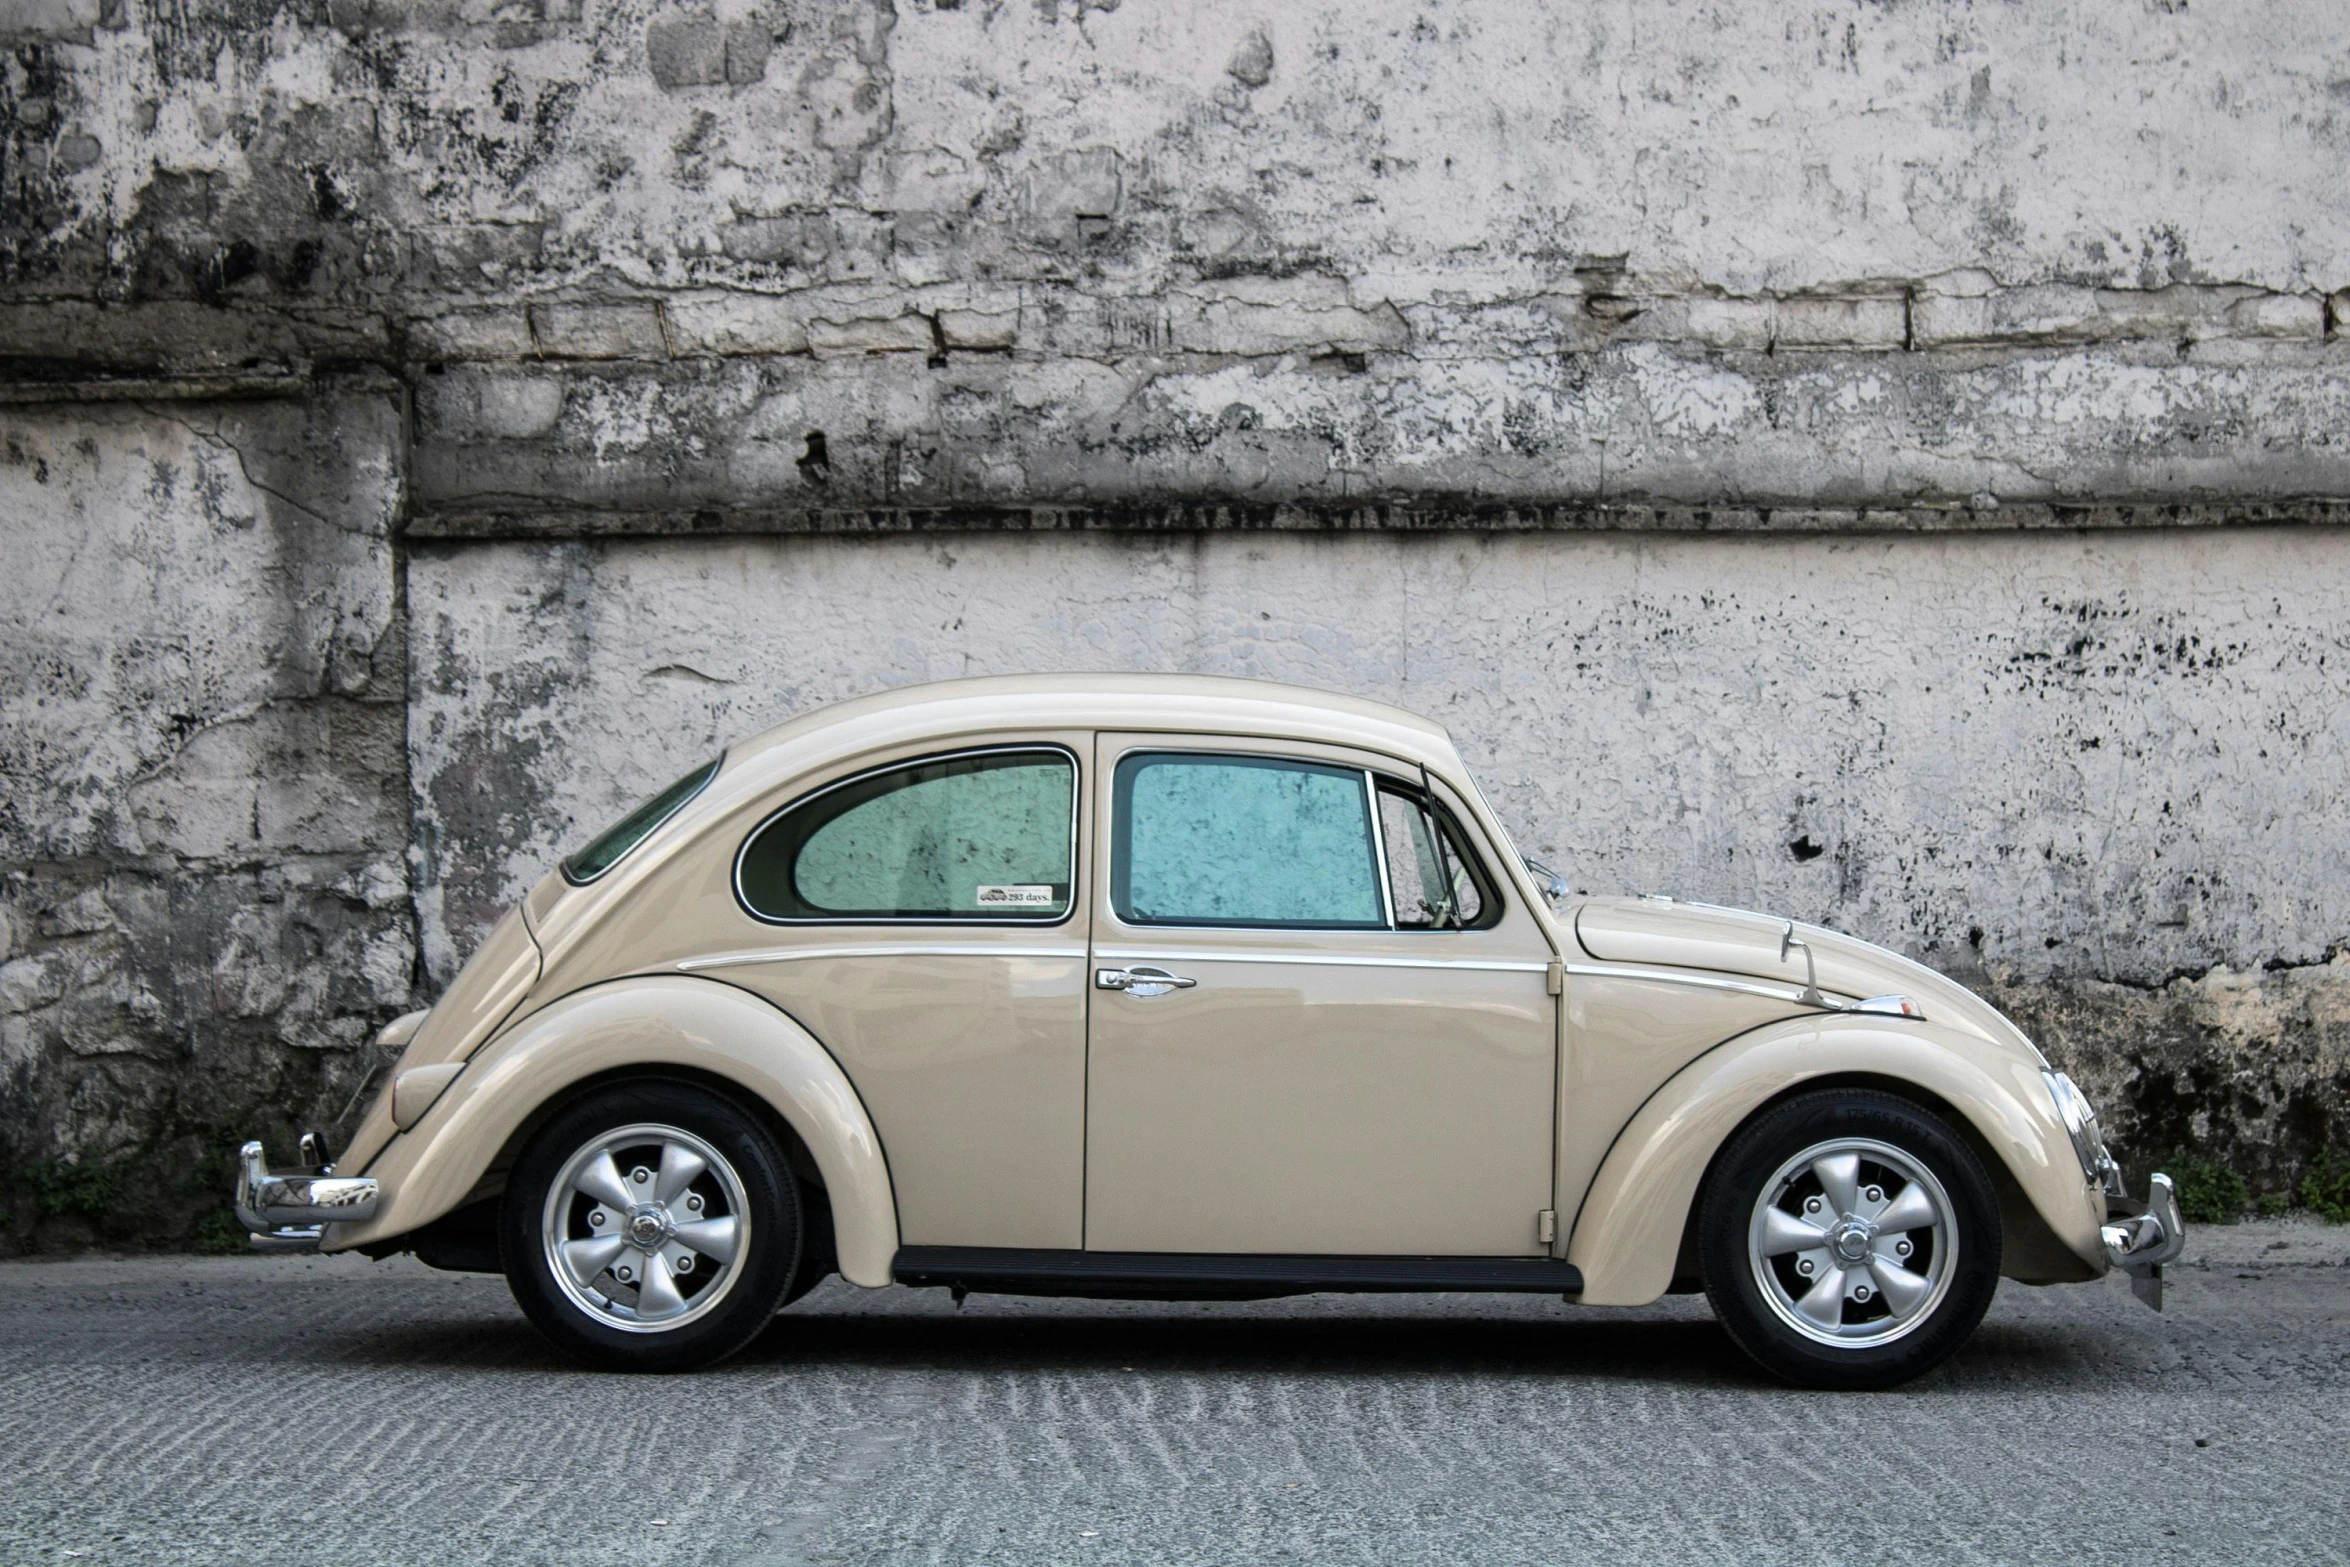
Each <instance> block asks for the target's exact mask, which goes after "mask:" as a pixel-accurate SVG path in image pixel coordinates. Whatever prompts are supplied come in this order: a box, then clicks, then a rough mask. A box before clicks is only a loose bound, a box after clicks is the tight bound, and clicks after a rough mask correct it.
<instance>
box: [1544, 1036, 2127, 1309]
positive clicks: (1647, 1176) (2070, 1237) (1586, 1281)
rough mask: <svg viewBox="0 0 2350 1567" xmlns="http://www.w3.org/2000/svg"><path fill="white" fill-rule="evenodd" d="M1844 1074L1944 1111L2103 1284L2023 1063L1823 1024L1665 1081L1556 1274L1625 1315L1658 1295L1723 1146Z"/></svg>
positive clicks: (2006, 1054) (1760, 1040)
mask: <svg viewBox="0 0 2350 1567" xmlns="http://www.w3.org/2000/svg"><path fill="white" fill-rule="evenodd" d="M1854 1074H1865V1075H1868V1076H1873V1077H1881V1078H1889V1079H1896V1080H1898V1081H1900V1082H1904V1083H1910V1084H1914V1085H1915V1086H1917V1087H1918V1088H1922V1089H1924V1090H1926V1091H1927V1092H1929V1093H1932V1094H1933V1095H1935V1096H1936V1097H1937V1098H1939V1099H1941V1100H1943V1101H1944V1102H1945V1103H1947V1104H1949V1105H1951V1106H1953V1107H1955V1108H1956V1109H1957V1111H1958V1112H1959V1113H1960V1114H1961V1115H1963V1116H1965V1117H1966V1120H1967V1123H1968V1124H1969V1125H1970V1126H1972V1127H1973V1128H1974V1130H1975V1131H1976V1132H1977V1133H1978V1134H1979V1135H1980V1137H1981V1139H1982V1142H1983V1143H1984V1145H1985V1146H1987V1147H1988V1148H1989V1149H1990V1150H1991V1152H1992V1154H1993V1155H1994V1156H1996V1157H1997V1158H1998V1159H1999V1160H2000V1161H2001V1162H2002V1163H2003V1164H2005V1165H2006V1167H2007V1170H2008V1173H2009V1174H2010V1175H2012V1176H2013V1177H2014V1179H2015V1182H2016V1184H2017V1186H2018V1187H2020V1188H2021V1190H2022V1192H2023V1195H2024V1196H2025V1198H2026V1199H2028V1200H2029V1202H2030V1203H2031V1206H2032V1209H2033V1211H2035V1212H2036V1213H2037V1214H2038V1215H2039V1216H2040V1218H2041V1220H2042V1221H2043V1222H2044V1223H2046V1224H2047V1226H2048V1228H2049V1231H2050V1233H2051V1234H2052V1235H2054V1237H2055V1238H2056V1240H2057V1241H2058V1242H2059V1243H2060V1244H2061V1245H2063V1246H2064V1247H2065V1248H2066V1249H2067V1250H2068V1251H2070V1252H2071V1253H2072V1254H2074V1255H2075V1256H2077V1257H2078V1258H2079V1259H2080V1261H2081V1263H2082V1266H2083V1270H2084V1272H2083V1275H2082V1276H2084V1277H2095V1276H2096V1275H2097V1274H2100V1273H2102V1272H2104V1271H2105V1261H2104V1250H2103V1247H2102V1246H2101V1245H2100V1243H2099V1240H2098V1235H2097V1226H2098V1225H2099V1224H2100V1223H2101V1222H2103V1219H2104V1215H2105V1206H2104V1201H2103V1198H2102V1195H2101V1194H2100V1193H2099V1192H2098V1191H2097V1190H2096V1189H2095V1188H2094V1187H2091V1186H2090V1185H2089V1184H2088V1182H2087V1181H2086V1179H2085V1178H2084V1177H2083V1175H2082V1173H2081V1163H2080V1160H2079V1158H2078V1157H2077V1156H2076V1155H2075V1154H2074V1152H2073V1148H2072V1140H2071V1138H2070V1137H2068V1136H2067V1135H2066V1133H2065V1130H2064V1124H2063V1122H2061V1121H2059V1120H2058V1119H2057V1115H2056V1106H2055V1105H2054V1104H2053V1103H2052V1102H2051V1101H2050V1099H2049V1095H2048V1089H2047V1086H2046V1085H2045V1084H2044V1083H2042V1081H2041V1080H2040V1066H2039V1063H2038V1062H2037V1061H2034V1060H2031V1059H2029V1058H2027V1057H2026V1056H2025V1055H2023V1054H2022V1053H2021V1052H2019V1051H2015V1050H2012V1049H2009V1048H2007V1047H2006V1046H2004V1045H2001V1044H1997V1043H1993V1042H1990V1041H1986V1040H1984V1039H1982V1038H1981V1037H1979V1036H1977V1035H1976V1034H1974V1033H1971V1032H1968V1031H1964V1030H1961V1029H1957V1028H1952V1027H1945V1026H1942V1025H1939V1024H1935V1023H1931V1022H1919V1021H1902V1022H1898V1023H1895V1022H1891V1021H1889V1020H1886V1019H1883V1018H1869V1017H1861V1016H1854V1015H1852V1014H1849V1013H1846V1014H1835V1013H1825V1014H1819V1015H1815V1016H1805V1017H1800V1018H1789V1019H1787V1020H1786V1021H1784V1022H1780V1023H1773V1024H1768V1025H1766V1026H1764V1027H1762V1028H1758V1029H1756V1030H1754V1031H1753V1032H1752V1033H1748V1034H1742V1035H1740V1036H1739V1037H1738V1038H1736V1039H1733V1040H1731V1041H1730V1042H1728V1043H1727V1044H1724V1045H1720V1046H1717V1047H1716V1048H1715V1049H1713V1050H1711V1051H1708V1052H1707V1053H1706V1054H1705V1055H1702V1056H1700V1057H1698V1058H1697V1059H1696V1060H1695V1061H1693V1062H1691V1063H1690V1064H1689V1065H1688V1066H1686V1067H1683V1068H1682V1069H1681V1070H1680V1071H1679V1072H1678V1073H1676V1074H1675V1075H1674V1076H1672V1077H1671V1078H1668V1079H1667V1080H1666V1081H1665V1083H1664V1086H1663V1087H1661V1088H1659V1089H1658V1090H1657V1091H1656V1093H1655V1094H1653V1095H1651V1096H1650V1098H1649V1100H1648V1102H1647V1103H1646V1104H1644V1105H1642V1106H1641V1107H1640V1110H1639V1112H1638V1113H1637V1114H1636V1115H1634V1116H1633V1117H1632V1119H1631V1120H1630V1121H1629V1122H1628V1123H1626V1125H1625V1127H1624V1129H1623V1131H1622V1132H1621V1133H1620V1134H1619V1135H1618V1136H1617V1138H1616V1141H1615V1145H1614V1146H1613V1147H1612V1148H1610V1149H1609V1150H1608V1155H1607V1158H1606V1159H1605V1160H1604V1161H1603V1162H1602V1163H1601V1165H1600V1168H1599V1174H1598V1175H1597V1177H1595V1178H1594V1179H1593V1181H1592V1184H1591V1194H1590V1196H1589V1197H1588V1198H1587V1199H1586V1200H1585V1202H1584V1204H1583V1209H1582V1212H1581V1213H1580V1214H1579V1215H1578V1216H1577V1218H1576V1221H1575V1232H1574V1234H1573V1236H1572V1237H1570V1239H1569V1242H1568V1246H1567V1260H1568V1261H1570V1262H1572V1263H1574V1264H1575V1265H1576V1266H1577V1267H1578V1268H1579V1269H1581V1270H1582V1274H1583V1294H1582V1297H1581V1299H1582V1300H1583V1302H1584V1303H1585V1304H1587V1305H1602V1306H1637V1305H1643V1304H1645V1303H1647V1302H1649V1301H1652V1300H1654V1299H1656V1298H1657V1297H1658V1296H1660V1295H1662V1294H1663V1293H1664V1292H1665V1291H1666V1290H1667V1289H1668V1288H1669V1287H1670V1286H1671V1284H1672V1281H1673V1269H1674V1264H1675V1261H1676V1260H1677V1258H1678V1257H1679V1255H1680V1249H1681V1237H1682V1231H1683V1228H1684V1226H1685V1225H1686V1223H1687V1221H1688V1218H1689V1213H1690V1205H1691V1203H1692V1202H1693V1201H1694V1200H1695V1199H1696V1196H1697V1190H1698V1185H1699V1183H1700V1182H1702V1181H1703V1180H1704V1179H1705V1172H1706V1170H1707V1168H1708V1167H1709V1166H1710V1165H1711V1164H1712V1163H1713V1158H1714V1154H1715V1153H1716V1152H1717V1151H1718V1150H1719V1149H1720V1148H1721V1146H1722V1144H1723V1142H1724V1141H1726V1140H1727V1139H1728V1138H1729V1136H1730V1134H1731V1133H1732V1132H1733V1131H1735V1130H1737V1128H1738V1127H1739V1126H1740V1125H1742V1124H1743V1123H1744V1122H1745V1120H1746V1118H1747V1117H1748V1116H1750V1115H1752V1114H1753V1113H1754V1112H1755V1111H1756V1110H1757V1109H1759V1108H1761V1107H1762V1105H1763V1104H1764V1103H1765V1102H1767V1101H1769V1100H1771V1099H1774V1098H1776V1097H1778V1096H1779V1095H1780V1094H1782V1093H1785V1092H1786V1091H1787V1090H1788V1089H1790V1088H1796V1087H1800V1086H1801V1085H1802V1084H1803V1083H1804V1082H1805V1081H1806V1080H1809V1079H1814V1078H1826V1077H1831V1076H1849V1075H1854ZM1993 1173H1994V1175H1996V1174H1997V1172H1996V1171H1994V1172H1993Z"/></svg>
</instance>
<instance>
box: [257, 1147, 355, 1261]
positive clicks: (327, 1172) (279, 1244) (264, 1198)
mask: <svg viewBox="0 0 2350 1567" xmlns="http://www.w3.org/2000/svg"><path fill="white" fill-rule="evenodd" d="M303 1145H304V1153H305V1155H308V1154H309V1153H311V1152H313V1151H314V1150H315V1149H316V1148H317V1146H318V1145H317V1143H316V1142H315V1141H314V1140H312V1139H310V1138H307V1137H306V1138H304V1139H303ZM375 1204H376V1183H375V1180H374V1178H373V1177H371V1176H365V1175H337V1174H335V1173H334V1166H332V1165H328V1166H326V1167H325V1168H324V1169H321V1170H318V1171H316V1172H315V1173H313V1172H311V1171H307V1170H305V1171H298V1172H289V1173H284V1174H279V1173H276V1172H273V1171H272V1170H271V1169H270V1168H269V1163H268V1160H267V1158H266V1156H265V1154H264V1151H263V1149H262V1146H261V1145H260V1144H259V1143H258V1142H251V1143H247V1144H245V1145H244V1146H243V1147H242V1148H239V1149H238V1150H237V1195H236V1209H237V1222H238V1223H239V1224H242V1225H243V1226H245V1228H246V1229H248V1230H250V1231H252V1232H253V1248H254V1250H256V1251H307V1250H310V1249H312V1248H314V1247H315V1246H317V1244H318V1241H319V1237H320V1236H321V1235H322V1234H323V1233H324V1230H325V1226H327V1225H329V1224H359V1223H363V1222H365V1221H366V1220H368V1219H372V1218H374V1217H375Z"/></svg>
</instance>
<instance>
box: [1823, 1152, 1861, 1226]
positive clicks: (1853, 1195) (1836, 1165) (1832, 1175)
mask: <svg viewBox="0 0 2350 1567" xmlns="http://www.w3.org/2000/svg"><path fill="white" fill-rule="evenodd" d="M1811 1173H1812V1174H1813V1175H1814V1176H1816V1177H1818V1178H1819V1183H1820V1190H1821V1192H1822V1193H1824V1194H1825V1195H1826V1197H1827V1199H1828V1207H1829V1209H1830V1210H1831V1213H1830V1217H1832V1218H1842V1217H1843V1216H1844V1215H1845V1214H1848V1213H1851V1212H1852V1211H1853V1210H1854V1209H1855V1208H1856V1207H1857V1206H1858V1205H1859V1203H1860V1155H1859V1154H1856V1153H1832V1154H1828V1155H1826V1156H1825V1157H1823V1158H1818V1159H1814V1160H1813V1161H1812V1162H1811Z"/></svg>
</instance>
